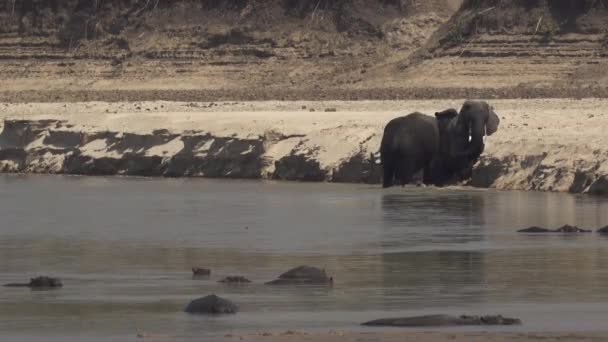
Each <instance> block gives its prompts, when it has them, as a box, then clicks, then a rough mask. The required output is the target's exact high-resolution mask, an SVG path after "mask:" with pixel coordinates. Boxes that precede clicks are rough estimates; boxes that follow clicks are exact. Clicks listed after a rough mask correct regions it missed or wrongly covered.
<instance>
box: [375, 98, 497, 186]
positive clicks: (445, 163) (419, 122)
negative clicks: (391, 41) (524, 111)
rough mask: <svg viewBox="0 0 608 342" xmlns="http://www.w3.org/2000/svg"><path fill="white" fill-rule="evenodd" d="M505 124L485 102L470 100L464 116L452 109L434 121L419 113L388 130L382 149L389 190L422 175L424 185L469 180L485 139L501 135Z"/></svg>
mask: <svg viewBox="0 0 608 342" xmlns="http://www.w3.org/2000/svg"><path fill="white" fill-rule="evenodd" d="M499 124H500V119H499V118H498V115H497V114H496V113H495V112H494V109H493V108H492V107H491V106H490V105H489V104H488V103H486V102H485V101H472V100H468V101H466V102H465V103H464V104H463V106H462V108H461V109H460V112H457V111H456V110H455V109H448V110H445V111H442V112H437V113H435V117H433V116H430V115H425V114H422V113H419V112H415V113H412V114H409V115H406V116H402V117H398V118H395V119H393V120H391V121H389V123H388V124H387V125H386V127H385V128H384V134H383V136H382V142H381V146H380V158H381V163H382V164H383V168H384V177H383V184H382V186H383V187H384V188H388V187H390V186H392V185H393V184H394V182H395V180H397V181H398V182H399V184H401V185H405V184H407V183H410V182H411V181H412V178H413V177H414V175H415V174H417V173H418V172H419V171H420V170H423V180H422V181H423V183H425V184H435V185H443V184H445V183H448V182H449V181H450V180H453V179H459V180H462V179H466V178H467V177H470V173H471V172H472V167H473V165H474V164H475V163H476V162H477V160H478V158H479V156H480V155H481V154H482V153H483V150H484V147H485V145H484V141H483V138H484V136H490V135H492V134H494V133H495V132H496V131H497V130H498V126H499Z"/></svg>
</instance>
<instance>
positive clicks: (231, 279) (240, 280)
mask: <svg viewBox="0 0 608 342" xmlns="http://www.w3.org/2000/svg"><path fill="white" fill-rule="evenodd" d="M219 283H225V284H245V283H251V280H249V279H247V278H245V277H243V276H228V277H226V278H224V279H222V280H220V281H219Z"/></svg>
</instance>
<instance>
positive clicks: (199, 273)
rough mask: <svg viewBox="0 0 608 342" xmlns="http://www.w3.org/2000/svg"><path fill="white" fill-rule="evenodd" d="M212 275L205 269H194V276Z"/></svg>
mask: <svg viewBox="0 0 608 342" xmlns="http://www.w3.org/2000/svg"><path fill="white" fill-rule="evenodd" d="M210 274H211V270H210V269H208V268H203V267H192V275H193V276H208V275H210Z"/></svg>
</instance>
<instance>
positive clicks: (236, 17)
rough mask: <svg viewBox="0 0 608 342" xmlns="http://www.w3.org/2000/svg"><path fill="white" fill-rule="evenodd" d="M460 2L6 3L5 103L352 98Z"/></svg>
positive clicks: (1, 73)
mask: <svg viewBox="0 0 608 342" xmlns="http://www.w3.org/2000/svg"><path fill="white" fill-rule="evenodd" d="M460 1H461V0H430V1H409V0H408V1H392V0H390V1H387V0H373V1H362V0H352V1H351V0H348V1H347V0H322V1H308V0H249V1H247V0H223V1H194V0H174V1H146V0H139V1H138V0H128V1H124V0H104V1H88V0H69V1H35V0H30V1H16V2H13V1H8V0H7V1H2V2H0V83H1V84H2V86H1V87H0V93H2V95H0V97H2V98H4V99H6V100H9V101H21V100H23V99H25V100H26V101H27V100H29V99H32V98H34V99H35V100H36V99H37V100H38V101H57V100H61V99H68V100H71V99H72V98H73V97H74V96H73V94H74V93H76V94H82V95H77V99H80V100H87V99H88V98H91V97H90V96H88V97H87V94H97V95H98V96H97V97H96V98H102V99H108V100H115V99H117V98H118V99H120V98H121V97H120V94H118V95H116V94H117V93H120V92H122V91H125V92H126V91H132V93H131V94H135V96H137V94H139V93H137V92H138V91H159V92H160V93H161V94H164V95H165V96H163V98H165V99H167V98H168V97H170V91H171V90H176V91H178V92H179V91H191V90H214V91H219V92H220V95H221V94H222V92H223V94H235V95H237V96H238V95H241V97H247V98H250V99H251V96H248V94H247V90H249V89H264V90H265V93H264V94H260V95H257V96H264V97H266V98H275V99H280V98H282V97H284V96H285V95H286V94H289V93H290V92H291V91H292V90H296V91H301V90H308V91H314V90H320V89H328V88H331V89H354V88H357V87H358V86H357V85H358V84H359V83H361V82H362V80H363V79H365V78H367V76H366V73H367V71H368V69H370V68H373V67H374V66H376V65H383V64H385V63H390V62H392V61H394V60H400V59H403V58H407V57H408V56H409V55H410V54H411V53H412V52H413V51H415V50H416V49H417V48H419V47H420V46H422V45H423V44H424V43H425V42H426V40H427V38H428V37H429V36H430V35H431V34H432V33H433V31H434V30H435V29H436V28H437V27H439V25H441V24H442V23H443V22H444V21H445V20H447V19H448V18H449V16H450V15H451V13H453V12H454V11H455V10H456V8H457V7H458V5H459V3H460ZM13 4H15V5H16V7H13V6H12V5H13ZM379 85H381V83H379ZM108 92H110V93H111V95H110V96H108V97H104V94H107V93H108ZM28 94H34V95H33V96H32V95H29V96H28ZM70 94H72V96H70ZM99 94H101V95H99ZM167 95H168V96H167ZM149 98H152V99H154V98H158V97H149ZM191 98H192V99H196V95H194V96H192V97H191Z"/></svg>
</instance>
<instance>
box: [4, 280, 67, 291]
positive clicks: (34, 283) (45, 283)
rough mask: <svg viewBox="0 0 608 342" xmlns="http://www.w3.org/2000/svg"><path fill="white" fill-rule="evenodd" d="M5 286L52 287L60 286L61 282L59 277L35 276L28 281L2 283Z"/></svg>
mask: <svg viewBox="0 0 608 342" xmlns="http://www.w3.org/2000/svg"><path fill="white" fill-rule="evenodd" d="M4 286H7V287H29V288H32V289H54V288H58V287H62V286H63V283H62V282H61V280H60V279H59V278H52V277H36V278H31V279H30V282H29V283H10V284H4Z"/></svg>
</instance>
